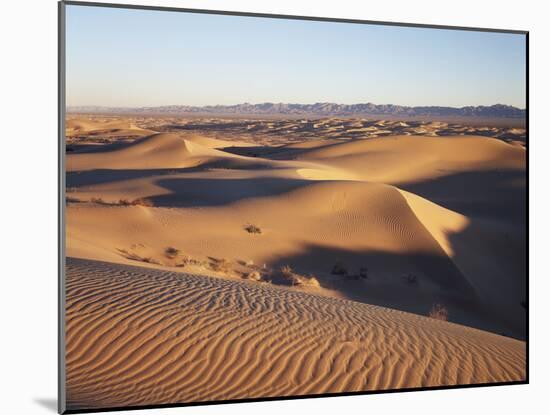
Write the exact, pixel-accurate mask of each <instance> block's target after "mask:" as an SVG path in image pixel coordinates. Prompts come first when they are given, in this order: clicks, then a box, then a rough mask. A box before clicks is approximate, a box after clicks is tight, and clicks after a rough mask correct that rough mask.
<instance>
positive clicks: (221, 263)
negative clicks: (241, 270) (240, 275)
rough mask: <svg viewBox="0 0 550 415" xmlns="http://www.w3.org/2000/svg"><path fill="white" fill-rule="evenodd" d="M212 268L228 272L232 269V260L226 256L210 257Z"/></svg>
mask: <svg viewBox="0 0 550 415" xmlns="http://www.w3.org/2000/svg"><path fill="white" fill-rule="evenodd" d="M210 259H211V262H210V265H209V267H210V269H211V270H213V271H216V272H223V273H228V272H229V271H230V270H231V261H228V260H227V259H225V258H210Z"/></svg>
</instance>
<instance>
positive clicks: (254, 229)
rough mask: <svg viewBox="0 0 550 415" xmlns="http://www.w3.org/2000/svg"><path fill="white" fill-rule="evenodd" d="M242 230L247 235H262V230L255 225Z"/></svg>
mask: <svg viewBox="0 0 550 415" xmlns="http://www.w3.org/2000/svg"><path fill="white" fill-rule="evenodd" d="M244 229H245V230H246V231H247V232H248V233H256V234H261V233H262V230H261V229H260V228H259V227H258V226H256V225H252V224H250V225H246V226H245V227H244Z"/></svg>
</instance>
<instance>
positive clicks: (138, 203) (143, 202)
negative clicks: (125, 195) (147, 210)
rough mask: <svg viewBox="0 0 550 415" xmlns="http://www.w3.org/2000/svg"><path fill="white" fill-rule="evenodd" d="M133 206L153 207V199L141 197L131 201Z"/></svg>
mask: <svg viewBox="0 0 550 415" xmlns="http://www.w3.org/2000/svg"><path fill="white" fill-rule="evenodd" d="M132 205H133V206H145V207H154V204H153V201H152V200H151V199H148V198H146V197H141V198H139V199H135V200H134V201H132Z"/></svg>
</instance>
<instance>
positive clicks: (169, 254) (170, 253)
mask: <svg viewBox="0 0 550 415" xmlns="http://www.w3.org/2000/svg"><path fill="white" fill-rule="evenodd" d="M179 254H180V250H179V249H177V248H174V247H172V246H169V247H168V248H166V249H165V250H164V255H165V256H166V258H169V259H174V258H176V257H177V256H178V255H179Z"/></svg>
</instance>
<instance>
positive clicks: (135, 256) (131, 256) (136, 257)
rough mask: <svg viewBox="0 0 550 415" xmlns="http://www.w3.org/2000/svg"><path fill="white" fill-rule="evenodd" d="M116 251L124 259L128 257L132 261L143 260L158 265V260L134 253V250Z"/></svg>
mask: <svg viewBox="0 0 550 415" xmlns="http://www.w3.org/2000/svg"><path fill="white" fill-rule="evenodd" d="M118 252H119V253H120V254H121V255H122V256H123V257H124V258H126V259H130V260H132V261H139V262H145V263H148V264H156V265H160V262H159V261H157V260H156V259H154V258H151V257H144V256H141V255H138V254H136V253H135V252H128V251H126V250H125V249H118Z"/></svg>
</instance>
